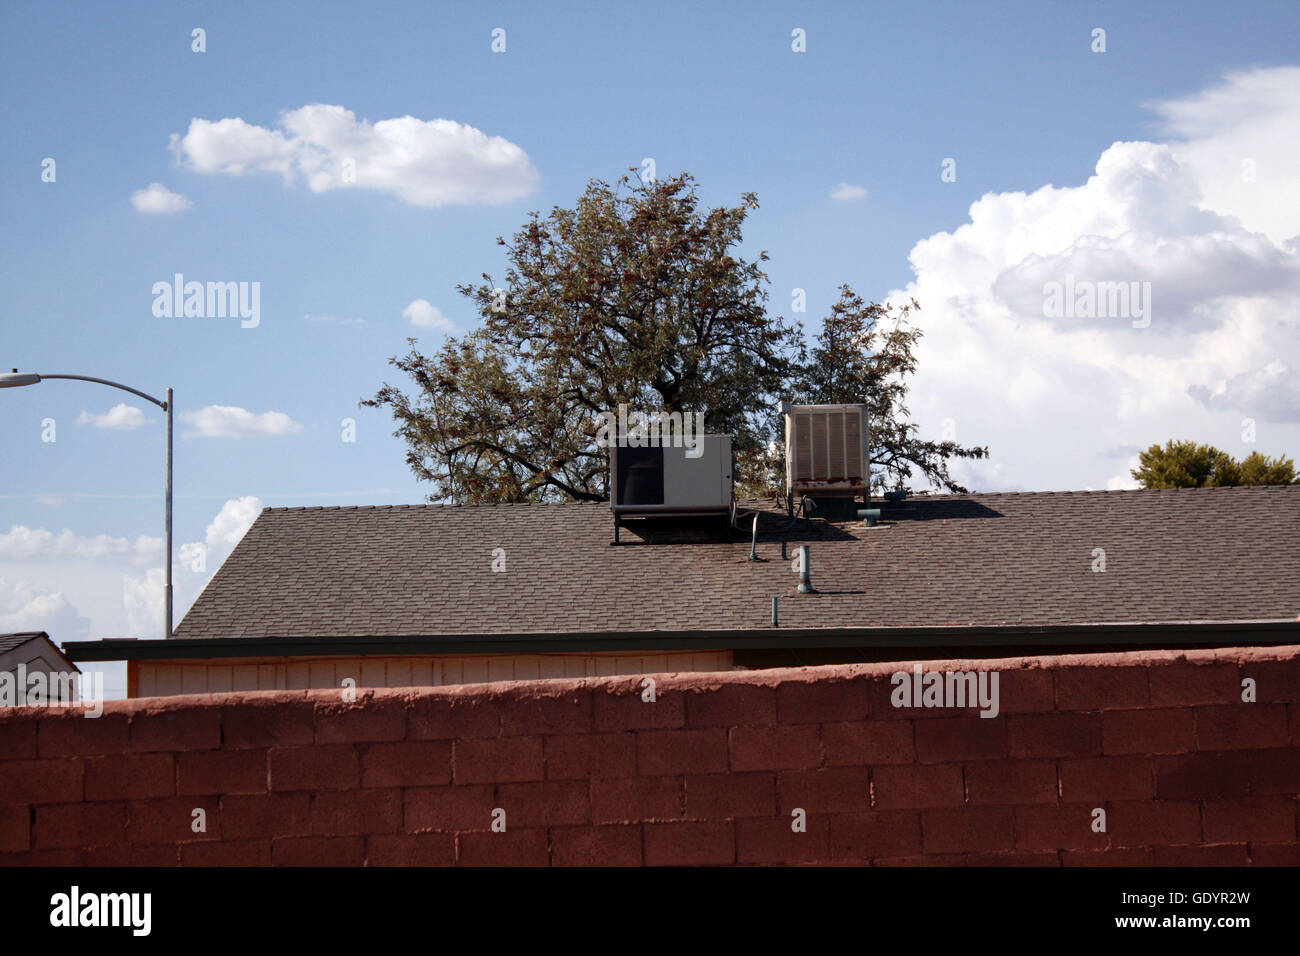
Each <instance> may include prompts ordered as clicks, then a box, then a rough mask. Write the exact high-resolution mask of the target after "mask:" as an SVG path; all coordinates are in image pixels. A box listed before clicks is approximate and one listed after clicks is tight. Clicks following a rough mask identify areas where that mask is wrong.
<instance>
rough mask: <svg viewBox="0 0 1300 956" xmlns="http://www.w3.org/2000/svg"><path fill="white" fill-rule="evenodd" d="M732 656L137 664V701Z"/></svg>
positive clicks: (618, 670) (705, 662)
mask: <svg viewBox="0 0 1300 956" xmlns="http://www.w3.org/2000/svg"><path fill="white" fill-rule="evenodd" d="M731 665H732V656H731V651H674V652H669V653H655V654H640V653H627V654H467V655H464V656H460V657H453V656H447V657H376V656H367V657H285V658H265V659H255V660H196V661H184V662H178V661H131V662H130V665H129V667H128V674H129V680H128V693H129V694H130V696H132V697H168V696H171V695H173V694H211V693H221V692H227V691H242V690H306V689H308V688H311V689H322V690H323V689H326V688H333V687H341V686H342V685H343V681H344V679H345V678H349V677H351V678H352V679H354V680H355V681H356V684H357V686H358V687H439V686H443V685H446V684H471V683H482V682H486V681H499V680H537V679H539V678H543V679H545V678H558V677H598V676H610V675H616V674H656V673H669V672H673V671H726V670H731Z"/></svg>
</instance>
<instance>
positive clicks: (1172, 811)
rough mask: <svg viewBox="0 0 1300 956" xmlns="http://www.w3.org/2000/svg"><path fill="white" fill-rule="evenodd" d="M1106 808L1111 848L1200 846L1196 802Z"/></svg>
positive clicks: (1130, 803) (1110, 804)
mask: <svg viewBox="0 0 1300 956" xmlns="http://www.w3.org/2000/svg"><path fill="white" fill-rule="evenodd" d="M1104 806H1105V808H1106V831H1107V833H1108V834H1109V835H1110V842H1111V846H1116V847H1153V846H1167V845H1170V844H1179V843H1200V842H1201V805H1200V804H1199V803H1197V802H1195V801H1194V800H1120V801H1114V802H1111V801H1108V802H1107V803H1106V804H1104Z"/></svg>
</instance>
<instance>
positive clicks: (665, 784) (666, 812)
mask: <svg viewBox="0 0 1300 956" xmlns="http://www.w3.org/2000/svg"><path fill="white" fill-rule="evenodd" d="M685 788H686V781H685V778H684V777H625V778H618V779H610V780H602V779H600V778H595V779H593V780H592V781H591V822H592V823H597V824H600V823H645V822H650V821H654V820H680V819H682V818H683V817H684V816H685V800H686V796H685Z"/></svg>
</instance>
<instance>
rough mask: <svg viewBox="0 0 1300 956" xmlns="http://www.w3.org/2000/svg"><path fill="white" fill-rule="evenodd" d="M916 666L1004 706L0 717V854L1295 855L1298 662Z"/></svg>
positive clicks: (373, 704) (364, 703) (629, 702)
mask: <svg viewBox="0 0 1300 956" xmlns="http://www.w3.org/2000/svg"><path fill="white" fill-rule="evenodd" d="M924 666H925V669H926V670H927V671H929V670H949V669H953V670H990V671H997V672H998V673H999V675H1000V678H999V680H1000V688H999V689H1000V709H1001V713H1000V714H999V716H998V717H996V718H992V719H986V718H980V717H978V716H974V714H975V711H974V710H970V711H966V712H954V711H952V710H943V709H927V710H900V709H896V708H894V707H893V706H891V703H890V692H891V689H892V688H891V683H890V679H889V678H890V675H891V674H892V673H894V672H895V671H898V670H910V665H902V664H879V665H876V664H872V665H854V666H836V667H818V668H804V669H797V670H794V669H792V670H774V671H750V672H733V673H725V674H691V675H681V676H670V675H664V676H660V677H658V678H657V687H656V691H657V700H656V701H655V702H653V703H649V702H645V701H643V700H642V691H641V687H640V680H641V678H627V677H622V678H597V679H587V680H574V681H543V682H531V683H511V684H487V685H477V686H466V687H449V688H436V689H428V690H384V691H376V692H367V693H363V694H361V695H360V696H359V698H358V701H357V702H356V703H353V704H347V703H343V702H342V701H341V700H340V696H339V694H338V693H337V692H332V691H275V692H264V693H245V694H228V695H207V696H202V697H173V698H165V699H164V698H158V699H153V700H149V699H145V700H133V701H120V702H113V703H110V704H107V705H105V712H104V715H103V716H102V717H100V718H98V719H84V718H82V717H80V716H78V715H77V712H76V711H59V710H41V709H37V708H24V709H18V710H9V711H0V863H4V864H11V865H12V864H24V863H35V864H69V865H75V864H176V863H179V864H183V865H193V864H225V863H232V864H290V865H295V864H350V865H359V864H363V863H368V864H370V865H383V864H535V865H546V864H552V865H567V864H589V863H605V864H626V865H638V864H651V865H653V864H731V863H846V864H854V863H872V864H914V863H915V864H970V863H974V864H989V863H993V864H1003V863H1005V864H1041V865H1050V866H1055V865H1060V864H1064V865H1074V864H1089V863H1112V864H1157V865H1161V864H1172V865H1179V864H1194V865H1199V864H1227V865H1238V864H1248V863H1255V864H1274V865H1277V864H1288V865H1296V864H1300V838H1298V836H1297V816H1298V812H1300V807H1298V804H1300V800H1298V798H1297V792H1298V791H1300V646H1292V647H1286V648H1273V649H1260V648H1249V649H1236V650H1224V651H1197V652H1187V653H1175V652H1160V653H1134V654H1108V655H1100V656H1087V657H1082V656H1078V657H1044V658H1026V659H1017V660H999V661H977V662H951V661H950V662H937V661H931V662H927V663H926V664H925V665H924ZM1244 678H1251V679H1253V680H1254V682H1255V685H1256V695H1257V700H1256V702H1254V703H1243V702H1242V699H1241V697H1242V682H1243V679H1244ZM200 808H201V809H203V810H204V811H206V817H207V820H206V823H207V827H206V832H194V830H193V827H192V820H193V818H194V811H195V810H196V809H200ZM496 808H500V809H502V810H504V811H505V822H506V830H505V832H503V833H500V832H493V831H492V829H491V825H492V814H493V810H494V809H496ZM795 808H801V809H802V810H804V811H805V813H806V820H807V829H806V832H802V833H796V832H793V831H792V828H791V821H792V816H791V812H792V810H794V809H795ZM1095 808H1101V809H1103V810H1105V812H1106V832H1104V833H1101V832H1093V829H1092V821H1093V811H1094V809H1095Z"/></svg>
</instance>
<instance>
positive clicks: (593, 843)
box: [551, 824, 641, 866]
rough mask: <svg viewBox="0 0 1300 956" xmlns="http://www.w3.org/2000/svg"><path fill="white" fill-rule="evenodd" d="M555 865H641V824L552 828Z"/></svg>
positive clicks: (553, 861)
mask: <svg viewBox="0 0 1300 956" xmlns="http://www.w3.org/2000/svg"><path fill="white" fill-rule="evenodd" d="M551 865H552V866H640V865H641V827H640V825H639V824H613V825H610V826H598V827H597V826H582V827H556V828H554V829H553V830H552V831H551Z"/></svg>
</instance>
